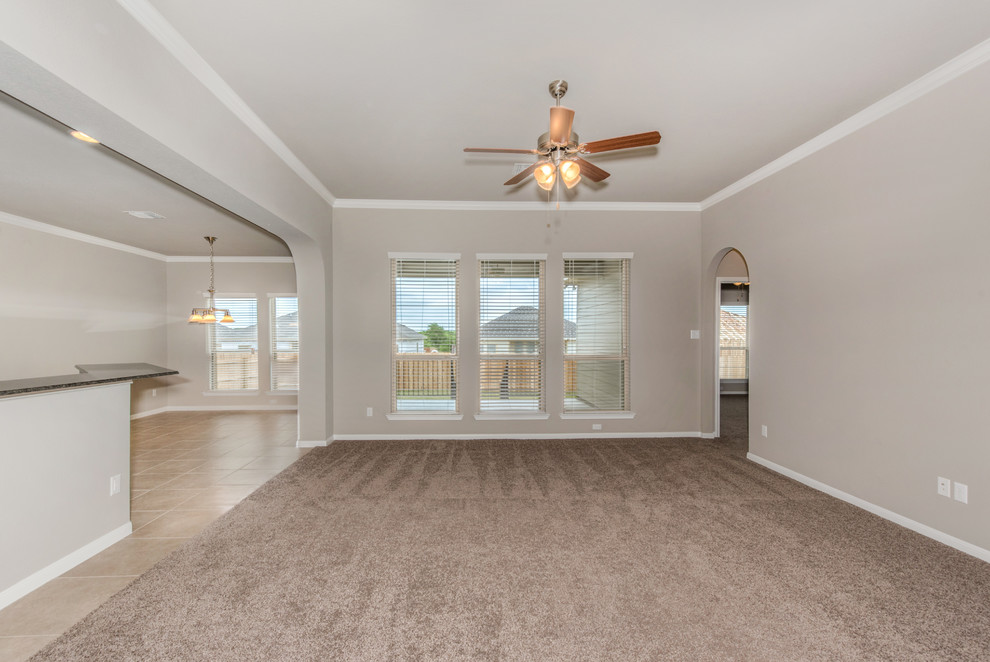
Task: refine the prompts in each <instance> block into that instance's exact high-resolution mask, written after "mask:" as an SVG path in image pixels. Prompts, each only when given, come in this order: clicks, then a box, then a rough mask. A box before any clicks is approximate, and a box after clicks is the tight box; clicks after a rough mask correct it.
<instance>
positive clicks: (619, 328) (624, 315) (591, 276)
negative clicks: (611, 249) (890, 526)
mask: <svg viewBox="0 0 990 662" xmlns="http://www.w3.org/2000/svg"><path fill="white" fill-rule="evenodd" d="M629 266H630V260H629V259H626V258H617V259H611V258H609V259H596V258H581V259H565V260H564V328H563V335H564V412H565V413H566V412H588V411H627V410H628V409H629Z"/></svg>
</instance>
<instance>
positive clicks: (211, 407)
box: [131, 405, 298, 421]
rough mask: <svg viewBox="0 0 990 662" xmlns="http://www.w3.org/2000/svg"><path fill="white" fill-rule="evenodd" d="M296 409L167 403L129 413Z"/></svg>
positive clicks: (287, 408) (291, 407)
mask: <svg viewBox="0 0 990 662" xmlns="http://www.w3.org/2000/svg"><path fill="white" fill-rule="evenodd" d="M297 409H298V407H297V406H296V405H169V406H167V407H159V408H158V409H152V410H150V411H142V412H140V413H138V414H131V420H132V421H133V420H134V419H136V418H144V417H145V416H154V415H155V414H164V413H167V412H170V411H296V410H297Z"/></svg>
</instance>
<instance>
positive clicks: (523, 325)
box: [481, 306, 577, 340]
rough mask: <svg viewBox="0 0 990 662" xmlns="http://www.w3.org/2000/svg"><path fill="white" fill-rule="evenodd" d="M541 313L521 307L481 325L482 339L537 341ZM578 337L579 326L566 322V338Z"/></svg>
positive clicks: (532, 308) (529, 307) (528, 307)
mask: <svg viewBox="0 0 990 662" xmlns="http://www.w3.org/2000/svg"><path fill="white" fill-rule="evenodd" d="M539 324H540V311H538V310H537V309H536V308H534V307H533V306H519V307H518V308H513V309H512V310H510V311H509V312H507V313H505V314H504V315H500V316H498V317H496V318H495V319H493V320H492V321H490V322H485V323H484V324H482V325H481V339H482V340H491V339H494V338H498V339H518V340H535V339H536V338H538V337H539V328H540V327H539ZM576 337H577V325H576V324H574V322H571V321H570V320H564V338H566V339H571V338H576Z"/></svg>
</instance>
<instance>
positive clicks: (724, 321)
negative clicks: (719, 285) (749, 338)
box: [719, 308, 746, 347]
mask: <svg viewBox="0 0 990 662" xmlns="http://www.w3.org/2000/svg"><path fill="white" fill-rule="evenodd" d="M720 322H721V327H720V329H719V338H720V342H721V344H722V345H723V346H724V345H738V346H740V347H745V346H746V317H745V315H738V314H736V313H732V312H729V311H728V310H725V309H724V308H723V309H722V311H721V319H720ZM727 341H728V342H727Z"/></svg>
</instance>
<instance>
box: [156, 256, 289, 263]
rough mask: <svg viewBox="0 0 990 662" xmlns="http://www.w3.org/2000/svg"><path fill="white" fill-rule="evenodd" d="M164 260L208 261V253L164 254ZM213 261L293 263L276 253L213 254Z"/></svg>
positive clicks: (170, 261)
mask: <svg viewBox="0 0 990 662" xmlns="http://www.w3.org/2000/svg"><path fill="white" fill-rule="evenodd" d="M165 261H166V262H168V263H173V262H209V261H210V256H209V255H166V256H165ZM213 261H214V262H250V263H254V264H295V260H293V259H292V258H291V257H283V256H278V255H255V256H251V255H224V256H214V257H213Z"/></svg>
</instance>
